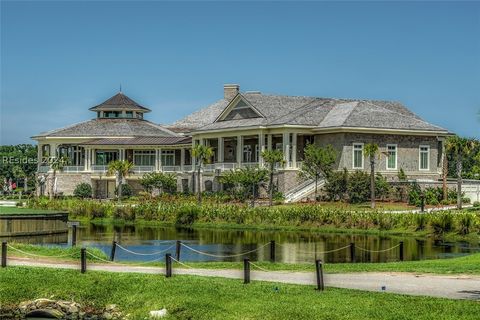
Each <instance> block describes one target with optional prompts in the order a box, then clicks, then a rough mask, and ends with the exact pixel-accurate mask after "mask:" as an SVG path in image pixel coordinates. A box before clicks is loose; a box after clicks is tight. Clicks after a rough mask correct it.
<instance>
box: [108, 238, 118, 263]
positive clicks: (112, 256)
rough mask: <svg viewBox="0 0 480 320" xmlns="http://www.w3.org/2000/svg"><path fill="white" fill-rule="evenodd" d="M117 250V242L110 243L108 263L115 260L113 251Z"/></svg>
mask: <svg viewBox="0 0 480 320" xmlns="http://www.w3.org/2000/svg"><path fill="white" fill-rule="evenodd" d="M116 248H117V241H113V242H112V250H111V251H110V261H113V260H115V249H116Z"/></svg>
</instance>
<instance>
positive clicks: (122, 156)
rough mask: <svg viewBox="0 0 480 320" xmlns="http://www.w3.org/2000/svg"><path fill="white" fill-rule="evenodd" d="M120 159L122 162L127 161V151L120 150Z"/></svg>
mask: <svg viewBox="0 0 480 320" xmlns="http://www.w3.org/2000/svg"><path fill="white" fill-rule="evenodd" d="M118 158H119V159H120V161H124V160H125V149H118Z"/></svg>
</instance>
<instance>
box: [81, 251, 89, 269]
mask: <svg viewBox="0 0 480 320" xmlns="http://www.w3.org/2000/svg"><path fill="white" fill-rule="evenodd" d="M86 271H87V249H85V248H82V249H80V272H81V273H85V272H86Z"/></svg>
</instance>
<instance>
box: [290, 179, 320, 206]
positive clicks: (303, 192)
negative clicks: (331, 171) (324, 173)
mask: <svg viewBox="0 0 480 320" xmlns="http://www.w3.org/2000/svg"><path fill="white" fill-rule="evenodd" d="M323 185H325V180H323V179H320V180H318V186H317V187H318V189H319V190H320V188H321V187H323ZM314 193H315V180H313V179H311V180H306V181H305V182H302V183H301V184H299V185H298V186H296V187H295V188H293V189H292V190H290V191H288V192H287V193H286V194H285V202H286V203H290V202H298V201H300V200H302V199H305V198H307V197H308V196H311V195H313V194H314Z"/></svg>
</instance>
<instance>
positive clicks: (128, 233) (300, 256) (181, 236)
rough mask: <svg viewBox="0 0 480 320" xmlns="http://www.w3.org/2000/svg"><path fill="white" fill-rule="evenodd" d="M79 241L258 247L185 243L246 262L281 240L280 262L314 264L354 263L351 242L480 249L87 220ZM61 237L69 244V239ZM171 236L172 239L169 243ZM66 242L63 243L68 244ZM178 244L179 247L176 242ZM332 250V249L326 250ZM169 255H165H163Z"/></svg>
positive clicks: (423, 251)
mask: <svg viewBox="0 0 480 320" xmlns="http://www.w3.org/2000/svg"><path fill="white" fill-rule="evenodd" d="M77 232H78V240H77V243H78V245H83V246H87V247H98V248H100V249H102V250H104V251H105V252H106V253H107V254H109V253H110V248H111V243H112V241H113V240H114V238H116V240H117V241H118V243H120V244H121V245H123V246H124V247H126V248H128V249H129V250H132V251H135V252H141V253H152V252H158V251H164V250H167V249H168V250H167V251H166V252H170V253H172V254H174V253H175V245H174V244H175V242H174V240H182V241H184V242H185V244H187V245H188V246H190V247H192V248H195V249H196V250H200V251H204V252H208V253H210V254H214V255H235V254H239V253H242V252H246V251H250V250H254V249H257V248H258V251H256V252H253V253H249V254H248V255H246V256H239V257H231V258H223V259H219V258H215V257H211V256H205V255H199V254H197V253H194V252H192V251H189V250H187V249H186V248H185V247H182V250H181V259H182V260H183V261H242V259H243V258H245V257H248V258H250V259H252V260H255V261H258V260H264V261H266V260H269V258H270V246H268V245H267V246H263V245H264V244H266V243H268V242H270V241H271V240H275V242H276V243H277V245H276V259H277V261H281V262H287V263H298V262H313V261H314V260H315V259H322V260H323V261H325V262H328V263H335V262H348V261H350V251H349V248H346V249H343V250H339V251H334V252H331V251H332V250H335V249H338V248H342V247H345V246H348V245H349V244H350V243H351V242H353V243H355V244H356V246H358V247H359V248H365V249H368V250H375V251H381V250H384V249H388V248H390V247H393V246H396V245H398V244H399V242H400V241H403V242H404V249H405V250H404V259H405V260H423V259H436V258H447V257H454V256H461V255H465V254H469V253H473V252H480V247H479V243H470V242H465V241H463V242H444V241H441V240H436V239H434V238H431V237H428V238H415V237H394V236H376V235H359V234H338V233H319V232H313V231H301V232H292V231H258V230H246V229H243V230H238V229H203V228H201V229H192V228H178V227H151V226H118V225H113V224H111V225H105V224H101V225H99V224H93V223H88V224H82V225H80V228H79V229H78V231H77ZM41 238H42V237H39V238H37V237H36V238H35V239H33V238H31V239H29V240H28V241H29V242H30V243H35V241H37V240H38V242H36V243H41V244H46V243H50V242H49V241H44V240H43V239H41ZM61 240H63V241H58V242H57V243H60V244H61V245H66V239H61ZM165 240H172V242H169V243H165ZM62 243H63V244H62ZM172 245H173V246H172ZM325 252H327V253H325ZM162 255H163V253H162ZM355 256H356V261H357V262H388V261H398V257H399V249H398V248H395V249H393V250H390V251H387V252H368V251H363V250H360V249H357V250H356V254H355ZM116 257H117V259H118V260H139V261H148V260H153V259H154V258H158V257H152V256H135V255H132V254H129V253H127V252H125V251H123V250H117V254H116Z"/></svg>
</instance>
